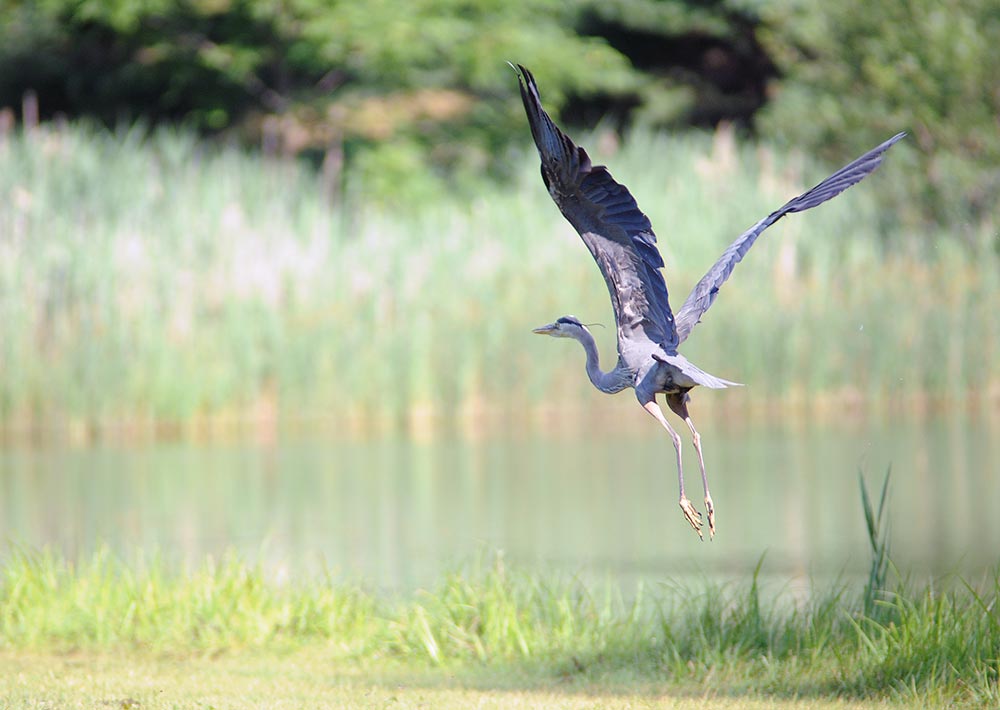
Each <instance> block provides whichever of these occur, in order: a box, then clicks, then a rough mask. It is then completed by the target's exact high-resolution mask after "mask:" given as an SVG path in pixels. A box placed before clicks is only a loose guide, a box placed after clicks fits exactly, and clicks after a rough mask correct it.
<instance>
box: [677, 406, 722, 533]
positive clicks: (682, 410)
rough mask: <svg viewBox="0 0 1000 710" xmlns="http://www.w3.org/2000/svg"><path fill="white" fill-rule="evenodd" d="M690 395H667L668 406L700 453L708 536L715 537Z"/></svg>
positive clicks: (699, 441) (710, 500)
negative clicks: (681, 420)
mask: <svg viewBox="0 0 1000 710" xmlns="http://www.w3.org/2000/svg"><path fill="white" fill-rule="evenodd" d="M688 398H689V397H688V394H687V393H686V392H684V393H680V392H678V393H676V394H668V395H667V406H669V407H670V409H671V411H673V412H674V414H676V415H677V416H678V417H680V418H681V419H683V420H684V422H685V423H686V424H687V425H688V429H690V430H691V441H692V442H693V443H694V450H695V451H697V452H698V465H699V466H700V467H701V485H702V486H703V487H704V488H705V510H706V511H707V513H708V536H709V538H710V539H711V538H714V537H715V506H714V505H712V495H711V494H710V493H709V492H708V475H707V474H706V473H705V457H704V455H702V453H701V434H699V433H698V430H697V429H695V428H694V422H693V421H691V415H690V414H688V408H687V402H688Z"/></svg>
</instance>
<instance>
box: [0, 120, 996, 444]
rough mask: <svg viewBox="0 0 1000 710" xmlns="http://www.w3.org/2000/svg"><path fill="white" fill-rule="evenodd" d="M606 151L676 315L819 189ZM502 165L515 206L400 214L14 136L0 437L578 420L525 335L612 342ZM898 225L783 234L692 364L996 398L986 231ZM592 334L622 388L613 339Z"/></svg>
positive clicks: (1, 248) (543, 216) (95, 142)
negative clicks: (715, 268)
mask: <svg viewBox="0 0 1000 710" xmlns="http://www.w3.org/2000/svg"><path fill="white" fill-rule="evenodd" d="M588 142H589V143H590V144H597V143H600V142H601V141H599V140H598V138H597V137H594V138H593V139H591V140H590V141H588ZM613 152H614V154H613V155H607V154H606V155H604V156H602V157H603V158H604V159H606V160H607V161H608V162H610V163H611V164H612V166H613V167H614V172H615V174H616V176H618V177H619V178H620V179H622V180H623V181H625V182H626V183H627V184H628V185H629V186H630V187H631V188H632V189H633V192H634V193H635V194H636V195H637V197H638V199H639V201H640V204H641V205H642V206H643V208H644V209H645V210H646V211H647V213H648V214H649V215H650V217H651V219H652V221H653V224H654V225H655V226H656V227H657V231H658V232H659V234H660V244H661V250H662V251H663V254H664V257H665V259H666V261H667V270H666V273H667V277H668V285H670V287H671V291H672V294H673V300H674V304H675V307H676V306H677V305H679V303H680V302H681V300H682V298H683V296H684V295H685V294H686V290H687V288H688V287H690V286H691V285H692V284H693V283H694V282H695V281H696V279H697V278H699V277H700V276H701V274H702V273H703V272H704V270H705V269H707V267H708V266H709V264H710V263H711V262H712V261H713V260H714V259H715V258H716V257H717V256H718V254H719V253H720V252H721V250H722V249H723V248H724V246H725V245H726V244H728V242H729V241H730V240H731V239H733V238H734V237H735V236H736V235H737V234H739V233H740V232H741V231H742V230H743V229H744V228H745V227H747V226H748V225H750V224H752V223H753V222H754V221H755V220H757V219H758V218H760V216H762V215H764V214H766V213H767V212H768V211H769V210H770V209H773V208H774V207H775V206H777V205H779V204H781V203H782V202H783V201H784V200H785V199H786V198H787V197H789V196H791V195H792V194H794V193H796V192H797V191H799V190H800V189H802V188H803V187H805V186H808V185H809V184H811V183H812V182H814V181H815V180H816V179H818V178H820V177H822V175H823V174H824V173H825V172H826V170H825V168H820V167H818V166H815V165H810V164H805V165H803V161H802V160H801V159H799V158H789V159H785V158H783V157H781V156H775V155H774V154H772V153H771V152H770V151H769V150H767V149H766V148H759V149H758V148H754V147H753V146H739V145H736V146H734V145H732V144H731V143H729V142H728V141H726V140H724V139H716V140H715V141H714V142H713V140H712V139H711V138H710V137H707V136H682V137H660V136H636V137H634V138H633V139H632V140H631V141H629V142H627V143H626V144H625V145H623V146H621V147H620V148H618V149H616V150H615V151H613ZM650 156H658V158H659V157H662V159H656V160H650V159H649V157H650ZM511 160H512V161H519V162H520V163H523V170H522V171H521V173H520V177H519V178H518V179H517V180H516V181H515V183H514V184H513V185H510V186H507V187H498V186H485V185H484V186H483V188H482V189H481V190H479V191H478V194H479V196H478V197H477V198H476V199H473V200H459V199H457V198H453V197H449V196H447V195H438V196H437V198H436V199H428V200H425V201H424V202H423V203H421V204H416V205H405V204H401V205H391V206H387V205H380V204H374V203H371V202H369V201H366V200H365V199H364V197H363V195H364V186H363V185H357V184H355V185H352V186H351V187H350V189H349V190H348V191H347V193H346V195H347V196H346V197H344V198H343V199H342V201H340V202H338V203H336V204H332V203H331V201H330V200H329V199H328V198H327V197H326V196H324V195H323V194H322V193H321V190H320V187H319V181H318V180H317V179H316V177H315V176H314V175H313V174H312V173H310V172H309V171H308V170H306V169H305V168H303V167H302V166H300V165H296V164H292V163H288V162H273V161H269V160H265V159H262V158H259V157H254V156H252V155H249V154H246V153H243V152H240V151H238V150H235V149H229V148H223V149H217V148H211V147H207V146H205V145H202V144H199V143H197V142H196V141H195V140H194V139H193V138H192V137H191V136H190V135H188V134H186V133H184V132H176V131H171V130H157V131H155V132H154V133H153V134H152V135H148V136H147V135H146V134H145V133H144V132H143V131H141V130H139V129H133V130H129V131H120V132H117V133H115V134H110V133H107V132H104V131H101V130H96V129H91V128H86V127H81V126H70V127H67V128H63V129H54V128H47V129H44V130H36V131H34V132H32V133H30V134H28V135H22V134H20V133H14V134H10V135H7V136H5V137H3V138H0V372H2V377H0V419H2V420H3V422H4V423H5V424H6V425H7V426H9V427H15V428H16V427H21V428H25V427H27V428H30V427H33V426H38V425H46V426H49V425H51V424H53V423H56V424H60V423H62V424H64V425H65V426H67V427H69V428H70V429H74V428H75V429H78V430H81V431H84V432H85V433H86V432H90V431H94V430H101V429H103V428H108V427H116V426H120V425H122V424H123V423H128V426H130V427H133V428H136V429H138V430H144V429H156V427H158V426H161V425H163V424H164V423H167V424H172V425H181V426H191V427H194V428H198V427H199V426H201V424H202V423H204V422H206V421H209V420H213V419H214V420H218V419H222V420H225V419H227V418H234V419H239V418H250V419H253V420H256V421H262V422H265V423H267V422H270V421H274V420H276V419H279V418H283V417H284V418H289V417H294V418H302V417H309V416H324V417H332V418H334V419H339V420H343V421H352V422H362V423H365V424H364V425H365V426H367V425H371V424H372V423H375V424H377V425H385V426H390V427H392V426H399V425H404V426H405V425H406V423H407V422H412V421H414V420H419V419H421V418H426V417H427V416H429V415H430V416H434V415H441V416H444V417H451V416H454V415H456V414H457V415H462V414H468V413H475V412H479V411H483V410H487V409H491V408H494V409H506V410H510V411H523V409H524V408H525V407H529V408H530V407H533V406H535V405H539V404H541V403H542V402H543V401H545V400H547V399H551V398H550V396H549V394H548V393H549V392H550V391H552V390H557V391H558V392H559V393H560V394H559V399H560V402H561V404H562V405H565V406H569V407H572V406H589V405H590V403H591V402H592V397H593V396H594V395H593V394H592V393H591V392H590V391H589V384H588V383H587V382H586V379H585V377H584V376H583V372H582V363H581V362H580V361H581V359H582V358H581V355H580V353H578V352H576V351H575V350H574V349H573V347H572V346H565V347H563V346H564V345H565V344H564V343H553V342H551V341H548V340H543V339H540V338H535V337H533V336H531V335H530V329H531V328H532V327H534V326H537V325H539V324H541V323H545V322H549V321H550V320H552V319H554V318H555V317H557V316H560V315H563V314H566V313H574V314H576V315H578V316H580V317H581V318H584V319H585V320H591V321H593V320H596V321H602V322H604V323H605V324H607V325H610V324H611V314H610V308H609V304H608V302H607V294H606V292H605V288H604V285H603V282H602V280H601V278H600V276H599V274H598V272H597V270H596V268H595V266H594V264H593V263H592V261H591V259H590V257H589V256H588V255H587V253H586V250H585V249H584V248H583V247H582V246H581V245H580V244H579V240H578V238H577V237H576V235H575V233H573V231H572V229H571V228H570V227H569V226H568V225H567V224H565V223H564V222H563V220H562V218H561V217H560V216H559V215H558V213H557V212H556V210H555V208H554V207H553V205H552V204H551V203H550V201H549V199H548V196H547V194H546V193H545V190H544V189H543V187H542V185H541V182H540V180H539V179H538V176H537V161H536V158H535V157H534V156H533V155H532V154H531V153H529V152H527V151H525V152H524V153H522V154H519V155H512V156H511ZM886 175H887V174H886V173H879V174H877V175H875V176H874V177H873V178H872V179H873V180H878V179H888V178H887V177H886ZM885 221H886V220H883V219H880V215H879V214H878V213H877V211H876V209H875V207H874V205H873V204H872V202H871V200H870V195H868V194H866V192H865V190H864V186H861V187H860V188H858V189H855V190H852V191H851V192H850V193H848V194H847V195H845V196H844V197H842V198H839V199H837V200H835V201H834V202H832V203H831V204H829V205H825V206H823V207H822V208H821V209H819V210H816V211H814V212H810V213H808V214H806V215H795V216H793V217H791V218H789V219H788V220H786V221H785V222H783V223H782V224H781V225H779V226H776V227H774V228H773V230H772V231H770V232H769V233H768V235H767V237H766V238H765V239H764V240H763V241H762V242H761V243H760V244H759V245H758V246H757V247H755V249H754V251H753V252H752V253H751V254H750V255H749V256H748V258H747V260H746V261H745V263H744V264H743V265H741V266H740V267H739V269H738V270H737V272H736V274H735V277H734V279H733V280H732V281H731V282H730V283H729V284H727V285H726V286H725V288H724V292H723V297H722V298H720V299H719V302H718V303H717V304H716V305H715V306H714V307H713V309H712V311H711V312H710V313H708V314H707V316H706V318H705V322H704V323H703V324H702V325H701V326H699V328H698V329H697V330H696V331H695V333H694V335H693V336H692V338H691V340H690V342H689V343H687V344H686V353H687V354H688V355H689V357H691V358H693V359H696V360H697V361H699V362H700V363H701V364H702V366H703V367H705V368H706V369H708V370H710V371H712V372H716V373H718V374H719V375H722V376H724V377H727V378H730V379H734V380H738V381H742V382H747V383H752V385H753V390H752V395H753V396H752V399H754V400H763V399H768V400H779V401H780V400H783V399H786V400H787V399H809V398H814V397H821V396H824V395H831V394H833V395H836V396H852V397H861V398H872V399H874V400H886V399H892V398H898V397H905V396H911V395H916V396H929V397H952V396H964V395H965V394H967V393H969V392H972V393H975V394H979V395H983V394H985V395H986V396H992V397H994V398H995V397H996V396H997V391H998V388H1000V381H998V377H1000V373H998V370H997V368H996V363H997V362H998V361H1000V322H998V320H997V318H996V310H997V307H998V304H1000V269H998V265H997V263H996V261H995V257H993V256H992V255H991V251H990V248H991V247H990V240H992V239H995V227H994V226H992V225H989V224H983V225H979V226H978V227H977V228H975V229H971V230H970V229H965V230H964V232H963V233H964V234H966V235H968V234H976V235H978V237H975V238H976V239H979V240H980V243H979V244H978V246H977V247H976V248H975V249H974V250H972V251H969V250H966V249H964V248H963V247H961V246H960V245H959V243H958V240H956V239H952V238H950V237H949V236H948V235H946V234H941V235H940V238H939V239H936V240H935V239H934V235H931V237H930V238H928V237H927V236H926V235H921V236H920V237H919V238H918V236H917V235H912V236H911V235H906V234H886V233H884V231H880V230H882V229H883V227H882V223H883V222H885ZM928 243H931V244H935V245H936V247H935V248H934V249H932V250H930V253H928V249H926V245H927V244H928ZM886 244H891V245H892V248H891V249H888V250H887V249H886V248H885V245H886ZM971 253H978V254H987V255H988V256H987V257H986V258H985V259H983V260H981V259H979V258H973V257H972V256H970V254H971ZM597 336H598V338H599V340H600V341H601V346H602V348H603V351H604V354H605V362H606V363H608V364H606V367H607V366H609V364H610V362H611V361H612V353H613V342H612V341H613V329H611V328H608V329H605V330H603V331H602V330H600V329H598V332H597ZM990 393H992V395H991V394H990ZM726 394H729V396H730V397H742V398H743V400H742V401H747V400H748V399H749V398H750V396H749V395H746V394H742V393H738V394H736V395H733V394H732V393H726ZM719 396H723V395H719ZM705 399H709V398H705ZM734 401H735V400H734ZM735 406H739V405H738V404H737V405H735Z"/></svg>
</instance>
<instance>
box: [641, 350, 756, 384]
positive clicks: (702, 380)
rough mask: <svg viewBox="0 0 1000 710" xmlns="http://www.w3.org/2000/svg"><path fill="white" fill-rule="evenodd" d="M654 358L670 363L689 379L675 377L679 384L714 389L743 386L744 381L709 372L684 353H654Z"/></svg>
mask: <svg viewBox="0 0 1000 710" xmlns="http://www.w3.org/2000/svg"><path fill="white" fill-rule="evenodd" d="M653 359H654V360H656V361H657V362H662V363H665V364H667V365H670V366H671V367H673V368H674V369H675V370H676V371H679V372H680V374H681V375H682V376H683V377H684V378H686V379H687V380H688V383H683V382H679V381H677V380H676V379H675V382H678V384H689V385H690V386H692V387H693V386H695V385H699V386H701V387H708V388H709V389H713V390H721V389H725V388H726V387H743V383H742V382H731V381H730V380H724V379H722V378H721V377H716V376H715V375H710V374H708V373H707V372H705V371H704V370H702V369H701V368H700V367H698V366H697V365H695V364H694V363H693V362H691V361H690V360H688V359H687V358H686V357H684V356H683V355H667V356H666V357H664V356H663V355H660V354H659V353H653Z"/></svg>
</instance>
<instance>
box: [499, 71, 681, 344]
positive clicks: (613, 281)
mask: <svg viewBox="0 0 1000 710" xmlns="http://www.w3.org/2000/svg"><path fill="white" fill-rule="evenodd" d="M515 69H516V70H517V71H518V80H519V84H520V88H521V99H522V101H523V102H524V110H525V113H526V114H527V115H528V123H529V125H530V126H531V135H532V138H534V141H535V146H536V147H537V148H538V155H539V157H540V158H541V161H542V178H543V180H544V181H545V185H546V187H548V190H549V194H550V195H551V196H552V199H553V201H555V203H556V205H557V206H558V207H559V210H560V211H561V212H562V214H563V216H564V217H565V218H566V219H567V220H568V221H569V222H570V224H572V225H573V227H574V228H575V229H576V231H577V232H579V234H580V237H581V238H582V239H583V242H584V243H585V244H586V245H587V248H588V249H589V250H590V253H591V255H592V256H593V257H594V260H595V261H596V262H597V265H598V267H599V268H600V270H601V273H602V275H603V276H604V281H605V282H606V283H607V286H608V293H609V294H610V296H611V303H612V306H613V308H614V311H615V322H616V324H617V329H618V342H619V351H621V348H622V341H623V340H628V339H639V338H647V339H649V340H652V341H653V342H655V343H657V344H658V345H661V346H663V347H664V348H665V349H666V350H667V352H675V351H676V347H677V343H678V339H677V332H676V330H675V328H674V316H673V313H672V312H671V310H670V299H669V294H668V292H667V284H666V282H665V281H664V279H663V274H662V273H661V272H660V269H661V268H662V267H663V258H662V257H661V256H660V252H659V251H658V250H657V248H656V235H655V234H654V233H653V228H652V225H651V224H650V222H649V218H647V217H646V215H645V214H643V212H642V211H641V210H640V209H639V206H638V204H636V201H635V198H634V197H632V195H631V193H630V192H629V191H628V189H627V188H626V187H625V186H624V185H622V184H621V183H618V182H616V181H615V179H614V178H613V177H612V176H611V173H609V172H608V170H607V168H605V167H604V166H602V165H592V164H591V161H590V157H589V156H588V155H587V152H586V151H585V150H584V149H583V148H580V147H578V146H577V145H576V144H574V143H573V141H572V140H570V138H569V137H568V136H567V135H566V134H565V133H563V132H562V131H561V130H559V128H558V127H557V126H556V125H555V123H553V122H552V119H551V118H550V117H549V115H548V114H547V113H546V112H545V110H544V109H543V108H542V104H541V99H540V98H539V95H538V86H537V84H536V83H535V79H534V77H533V76H532V75H531V72H529V71H528V70H527V69H525V68H524V67H523V66H521V65H518V66H517V67H516V68H515Z"/></svg>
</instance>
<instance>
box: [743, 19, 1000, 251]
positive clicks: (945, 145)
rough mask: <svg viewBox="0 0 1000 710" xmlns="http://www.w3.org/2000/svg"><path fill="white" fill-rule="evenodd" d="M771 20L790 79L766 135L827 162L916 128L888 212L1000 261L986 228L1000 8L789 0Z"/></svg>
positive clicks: (996, 119) (998, 242)
mask: <svg viewBox="0 0 1000 710" xmlns="http://www.w3.org/2000/svg"><path fill="white" fill-rule="evenodd" d="M762 12H763V13H764V20H763V24H762V26H761V28H762V31H761V36H762V41H763V42H764V44H765V46H766V47H767V48H768V51H769V53H770V55H771V56H772V57H773V58H774V60H775V62H776V63H777V64H778V66H779V68H780V70H781V72H782V75H783V78H782V81H781V82H780V84H779V86H778V88H777V91H776V95H775V97H774V100H773V101H772V102H771V103H770V104H769V106H768V107H767V108H766V109H765V111H764V112H763V115H762V117H761V119H762V120H761V121H760V126H761V127H762V129H763V131H764V132H765V133H766V134H769V135H770V137H772V138H773V139H775V140H781V141H785V142H787V143H788V144H789V145H798V146H803V147H806V148H808V149H810V150H812V151H815V153H816V154H818V155H821V156H824V157H827V158H833V157H836V158H841V157H844V156H846V155H848V154H854V153H857V152H860V151H861V150H863V149H865V148H867V147H869V146H871V145H874V144H875V143H877V142H879V141H881V140H884V139H885V138H887V137H889V136H890V135H892V134H893V133H895V132H896V131H899V130H907V131H909V132H910V133H911V137H910V139H908V140H907V141H905V142H904V143H902V144H900V146H899V148H900V150H898V153H899V155H895V156H894V161H890V162H896V163H897V164H896V165H891V166H890V165H887V166H886V167H887V169H888V170H890V171H891V174H892V180H887V181H882V186H881V189H882V194H883V197H884V198H885V200H884V202H885V203H887V205H888V206H889V207H890V209H889V210H888V211H891V212H894V213H896V214H898V215H900V217H901V218H902V220H903V222H904V224H909V225H910V226H913V225H917V224H919V223H921V222H923V221H924V220H927V219H931V220H933V221H936V222H938V223H939V224H948V225H952V226H953V227H955V235H956V236H959V237H961V238H962V239H963V241H965V242H966V243H967V245H968V246H970V247H972V248H973V250H974V251H979V250H980V249H979V248H980V247H986V246H989V245H992V247H993V248H994V249H996V250H997V251H998V253H1000V239H998V238H997V234H996V230H992V234H990V232H989V231H987V232H984V231H983V230H982V229H981V228H980V227H981V225H982V224H983V223H984V222H990V223H993V224H995V225H996V224H1000V209H998V205H997V195H998V192H1000V81H998V79H997V76H996V71H997V69H998V68H1000V5H998V4H997V3H996V2H995V0H948V1H946V2H942V1H941V0H885V1H883V2H878V3H867V2H862V1H861V0H848V1H847V2H834V3H816V2H812V1H811V0H784V1H782V2H777V3H769V4H767V5H766V6H764V8H763V9H762ZM833 151H836V154H835V155H831V153H832V152H833ZM896 159H898V160H896ZM984 234H990V236H989V239H991V240H992V241H991V242H986V241H984V240H983V238H982V237H983V235H984Z"/></svg>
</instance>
